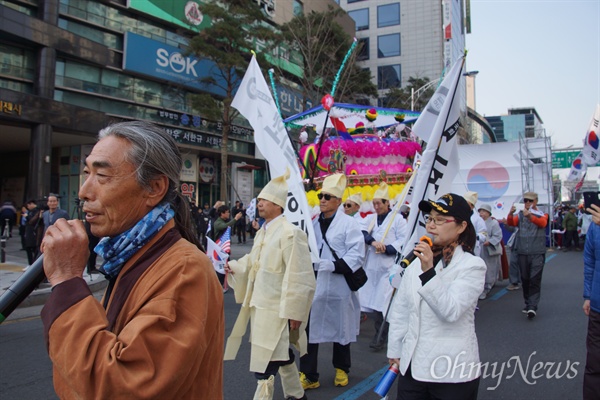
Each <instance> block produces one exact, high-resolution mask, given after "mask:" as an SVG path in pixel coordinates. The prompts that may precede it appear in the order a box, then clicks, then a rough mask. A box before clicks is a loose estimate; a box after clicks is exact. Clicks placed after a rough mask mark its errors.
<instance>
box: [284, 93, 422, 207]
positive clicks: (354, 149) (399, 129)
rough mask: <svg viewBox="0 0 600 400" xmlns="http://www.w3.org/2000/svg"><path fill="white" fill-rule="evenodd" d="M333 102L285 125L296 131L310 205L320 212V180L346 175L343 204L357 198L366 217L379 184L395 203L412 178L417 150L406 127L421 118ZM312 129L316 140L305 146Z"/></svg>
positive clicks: (396, 111)
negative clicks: (318, 194)
mask: <svg viewBox="0 0 600 400" xmlns="http://www.w3.org/2000/svg"><path fill="white" fill-rule="evenodd" d="M332 103H333V99H329V98H328V95H327V96H325V97H324V98H323V101H322V104H321V105H320V106H318V107H315V108H312V109H310V110H308V111H305V112H303V113H300V114H297V115H294V116H292V117H290V118H287V119H286V120H284V123H285V125H286V127H287V128H288V129H295V130H299V131H300V133H299V139H300V143H301V145H302V146H301V148H300V150H299V153H298V157H299V160H300V164H301V172H302V174H303V178H304V180H305V186H306V195H307V199H308V204H309V206H310V207H312V208H315V207H318V205H319V200H318V198H317V193H318V191H319V189H320V188H321V185H322V182H323V179H324V178H325V177H326V176H327V175H330V174H333V173H337V172H342V173H344V174H346V176H347V189H346V193H345V194H344V199H346V198H347V197H349V196H351V195H354V194H357V193H358V194H360V195H361V197H362V201H363V205H362V206H361V210H360V211H361V213H363V214H364V213H369V212H370V211H372V206H371V204H370V200H372V199H373V194H374V193H375V192H376V191H377V189H378V188H379V183H380V182H382V181H384V182H386V183H387V184H388V186H389V190H390V196H391V197H392V198H395V197H396V196H397V195H398V194H400V193H401V192H402V189H403V188H404V185H405V184H406V182H407V181H408V179H409V178H410V176H411V174H412V168H413V161H414V158H415V155H416V154H418V153H420V152H421V145H420V144H419V141H418V139H417V138H416V137H415V136H414V135H413V134H412V131H411V129H410V127H409V126H410V124H411V123H413V122H414V121H416V119H417V117H418V115H419V113H417V112H414V111H407V110H400V109H391V108H380V107H371V106H360V105H353V104H340V103H335V104H332ZM313 130H314V131H315V133H316V138H315V140H314V141H313V142H312V143H309V142H308V137H309V134H308V133H309V132H310V131H313ZM310 136H314V135H310Z"/></svg>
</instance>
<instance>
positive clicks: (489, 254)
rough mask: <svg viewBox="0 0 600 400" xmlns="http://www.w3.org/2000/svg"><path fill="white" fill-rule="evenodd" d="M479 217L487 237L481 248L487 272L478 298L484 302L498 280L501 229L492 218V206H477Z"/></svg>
mask: <svg viewBox="0 0 600 400" xmlns="http://www.w3.org/2000/svg"><path fill="white" fill-rule="evenodd" d="M477 211H479V216H480V217H481V218H482V219H483V221H484V222H485V229H486V232H487V236H486V239H485V242H483V243H482V246H481V255H480V257H481V258H483V261H485V265H486V267H487V271H486V273H485V286H484V288H483V292H482V293H481V295H480V296H479V300H484V299H485V298H486V297H487V295H488V293H489V292H490V290H492V288H493V287H494V285H495V284H496V281H497V280H498V274H499V273H500V265H501V260H500V258H501V257H502V229H500V224H498V221H496V220H495V219H494V218H493V217H492V206H490V205H489V204H482V205H480V206H479V210H477Z"/></svg>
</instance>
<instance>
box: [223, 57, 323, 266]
mask: <svg viewBox="0 0 600 400" xmlns="http://www.w3.org/2000/svg"><path fill="white" fill-rule="evenodd" d="M231 105H232V106H233V107H235V108H237V109H238V110H239V112H240V113H242V115H243V116H244V117H246V119H247V120H248V121H249V122H250V125H252V128H253V129H254V143H256V147H258V149H259V150H260V152H261V153H262V154H263V155H264V156H265V159H266V160H267V161H268V162H269V172H270V173H271V177H273V178H274V177H277V176H281V175H283V174H284V173H285V170H286V167H289V169H290V171H291V173H290V178H289V179H288V185H289V193H288V201H287V205H286V209H285V216H286V218H287V220H288V221H290V222H291V223H293V224H295V225H297V226H299V227H300V228H301V229H302V230H303V231H305V232H306V234H307V235H308V245H309V247H310V252H311V259H312V261H313V262H318V261H319V252H318V249H317V242H316V240H315V235H314V231H313V226H312V222H311V216H310V211H309V208H308V201H307V199H306V193H305V192H304V185H303V183H302V175H301V174H300V168H298V161H297V158H296V153H295V152H294V148H293V147H292V143H291V141H290V139H289V137H288V134H287V131H286V130H285V126H284V124H283V120H282V119H281V116H280V115H279V111H277V106H276V104H275V100H273V96H272V95H271V92H270V91H269V86H268V85H267V81H265V77H264V76H263V74H262V72H261V70H260V67H259V66H258V62H257V61H256V57H254V56H252V60H251V61H250V65H249V66H248V69H247V70H246V74H245V75H244V79H243V80H242V83H241V84H240V87H239V88H238V91H237V93H236V95H235V98H234V99H233V102H232V103H231Z"/></svg>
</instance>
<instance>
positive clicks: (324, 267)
mask: <svg viewBox="0 0 600 400" xmlns="http://www.w3.org/2000/svg"><path fill="white" fill-rule="evenodd" d="M324 271H329V272H333V271H335V266H334V265H333V261H331V260H321V261H319V272H324Z"/></svg>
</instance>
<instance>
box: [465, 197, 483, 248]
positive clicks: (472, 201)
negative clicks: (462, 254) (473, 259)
mask: <svg viewBox="0 0 600 400" xmlns="http://www.w3.org/2000/svg"><path fill="white" fill-rule="evenodd" d="M463 197H464V199H465V200H466V201H467V204H469V207H471V210H472V214H471V223H472V224H473V227H474V228H475V232H476V233H477V242H476V243H475V249H473V253H474V254H475V255H476V256H479V255H481V244H482V243H483V242H485V241H486V237H487V231H486V230H485V229H486V228H485V222H483V219H482V218H481V216H480V215H479V212H477V211H476V209H475V206H476V205H477V200H478V199H479V194H478V193H477V192H467V193H465V195H464V196H463Z"/></svg>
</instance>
